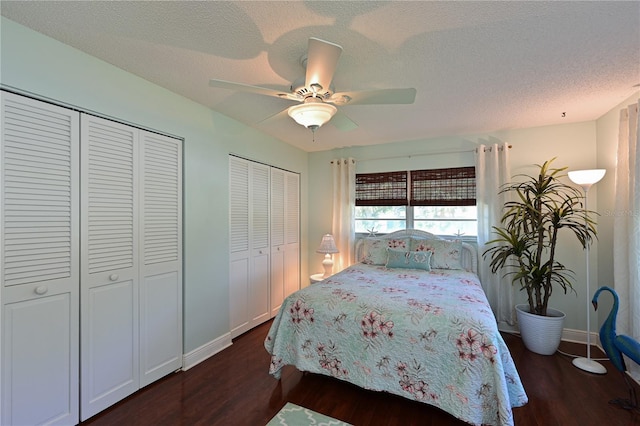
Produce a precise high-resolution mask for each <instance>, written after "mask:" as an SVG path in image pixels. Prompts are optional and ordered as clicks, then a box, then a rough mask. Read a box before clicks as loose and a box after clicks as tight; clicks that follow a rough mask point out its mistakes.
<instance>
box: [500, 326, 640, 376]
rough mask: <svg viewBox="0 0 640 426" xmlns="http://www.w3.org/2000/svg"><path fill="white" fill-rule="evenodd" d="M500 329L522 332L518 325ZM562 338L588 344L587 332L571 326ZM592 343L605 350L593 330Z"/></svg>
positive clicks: (598, 336) (566, 340)
mask: <svg viewBox="0 0 640 426" xmlns="http://www.w3.org/2000/svg"><path fill="white" fill-rule="evenodd" d="M498 329H499V330H500V331H502V332H504V333H513V334H520V331H519V330H518V326H517V325H509V324H507V323H499V324H498ZM562 340H563V341H565V342H573V343H581V344H583V345H586V344H587V332H586V331H584V330H573V329H571V328H564V329H562ZM591 344H592V345H595V346H597V347H598V348H599V349H600V350H601V351H602V352H604V349H603V348H602V345H601V344H600V335H599V334H598V333H596V332H593V331H592V332H591ZM614 371H615V370H614ZM627 375H628V376H629V378H631V379H632V380H635V381H636V382H637V383H638V384H639V385H640V380H638V379H637V378H636V377H634V376H633V375H631V374H630V373H629V372H628V371H627Z"/></svg>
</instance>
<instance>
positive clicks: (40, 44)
mask: <svg viewBox="0 0 640 426" xmlns="http://www.w3.org/2000/svg"><path fill="white" fill-rule="evenodd" d="M1 19H2V20H1V21H0V31H1V33H0V34H1V45H0V48H1V50H0V52H1V53H0V82H1V83H2V84H3V85H5V86H8V87H13V88H16V89H19V90H21V91H27V92H31V93H33V94H35V95H37V96H39V97H47V98H50V99H52V100H55V101H57V102H63V103H66V104H70V105H75V106H78V107H80V108H82V109H85V110H92V111H95V112H97V113H99V114H101V115H106V116H110V117H113V118H116V119H120V120H123V121H126V122H129V123H133V124H137V125H139V126H142V127H146V128H150V129H155V130H158V131H161V132H165V133H169V134H172V135H175V136H179V137H182V138H184V215H183V220H184V228H185V234H184V351H185V353H188V352H190V351H192V350H194V349H196V348H198V347H200V346H202V345H205V344H207V343H209V342H211V341H213V340H215V339H216V338H218V337H220V336H223V335H225V334H226V333H228V332H229V307H228V298H229V291H228V282H229V279H228V277H229V255H228V226H227V224H228V223H229V220H228V155H229V153H235V154H237V155H241V156H244V157H246V158H250V159H254V160H258V161H261V162H264V163H267V164H271V165H274V166H277V167H281V168H283V169H287V170H291V171H294V172H299V173H300V174H301V207H302V208H301V218H302V226H301V230H302V242H303V244H302V249H303V250H304V251H303V253H304V254H306V252H307V246H306V241H307V237H306V233H307V228H306V227H307V222H306V218H307V209H306V206H307V195H306V194H307V191H306V187H307V181H308V174H307V153H306V152H304V151H301V150H299V149H297V148H294V147H292V146H290V145H288V144H285V143H283V142H281V141H279V140H276V139H274V138H271V137H269V136H266V135H264V134H262V133H260V132H257V131H255V130H253V129H251V128H249V127H247V126H245V125H243V124H240V123H238V122H237V121H234V120H232V119H230V118H228V117H225V116H223V115H221V114H218V113H216V112H213V111H211V110H209V109H207V108H205V107H203V106H201V105H199V104H196V103H194V102H192V101H190V100H188V99H186V98H183V97H181V96H178V95H176V94H174V93H172V92H170V91H168V90H166V89H163V88H160V87H158V86H156V85H154V84H152V83H150V82H148V81H146V80H143V79H141V78H139V77H137V76H135V75H133V74H130V73H127V72H125V71H123V70H121V69H119V68H116V67H114V66H112V65H110V64H107V63H105V62H103V61H101V60H98V59H96V58H94V57H92V56H89V55H86V54H84V53H83V52H80V51H78V50H76V49H73V48H71V47H69V46H67V45H65V44H62V43H59V42H57V41H55V40H53V39H51V38H49V37H46V36H43V35H42V34H39V33H37V32H34V31H32V30H30V29H28V28H26V27H23V26H21V25H18V24H16V23H14V22H13V21H10V20H7V19H5V18H1ZM302 272H303V275H302V276H306V275H307V268H306V255H303V256H302Z"/></svg>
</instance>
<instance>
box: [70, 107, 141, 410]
mask: <svg viewBox="0 0 640 426" xmlns="http://www.w3.org/2000/svg"><path fill="white" fill-rule="evenodd" d="M81 138H82V149H81V212H82V213H81V291H80V299H81V306H82V309H81V313H80V316H81V325H82V327H81V340H80V342H81V354H82V355H81V361H80V362H81V370H80V371H81V378H82V383H81V397H80V416H81V419H82V420H85V419H87V418H89V417H91V416H92V415H94V414H95V413H97V412H99V411H101V410H103V409H104V408H106V407H108V406H110V405H112V404H114V403H115V402H117V401H119V400H121V399H122V398H124V397H125V396H127V395H129V394H131V393H133V392H135V391H136V390H137V389H138V388H139V334H138V332H139V319H138V291H139V289H138V286H139V281H138V269H137V265H138V233H139V232H138V222H137V218H138V205H137V203H138V194H137V188H138V182H137V175H136V165H137V164H138V158H137V157H138V154H137V150H136V148H137V144H138V141H137V138H138V131H137V129H135V128H132V127H129V126H125V125H123V124H119V123H115V122H112V121H109V120H105V119H101V118H97V117H93V116H89V115H84V114H83V115H82V120H81Z"/></svg>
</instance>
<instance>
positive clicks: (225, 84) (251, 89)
mask: <svg viewBox="0 0 640 426" xmlns="http://www.w3.org/2000/svg"><path fill="white" fill-rule="evenodd" d="M209 86H211V87H217V88H220V89H229V90H236V91H239V92H248V93H257V94H258V95H266V96H274V97H276V98H281V99H290V100H292V101H302V100H303V98H302V96H300V95H298V94H297V93H289V92H285V91H279V90H273V89H267V88H266V87H259V86H251V85H250V84H243V83H234V82H232V81H225V80H215V79H211V80H209Z"/></svg>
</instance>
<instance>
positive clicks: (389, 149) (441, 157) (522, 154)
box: [309, 121, 598, 330]
mask: <svg viewBox="0 0 640 426" xmlns="http://www.w3.org/2000/svg"><path fill="white" fill-rule="evenodd" d="M487 141H488V142H489V143H494V142H508V143H509V144H511V145H512V149H511V150H510V156H511V169H512V174H518V173H533V172H535V167H533V166H532V165H533V164H541V163H543V162H544V161H546V160H548V159H551V158H553V157H557V160H556V161H555V162H554V165H555V166H556V167H562V166H568V167H569V170H571V169H583V168H595V167H596V164H597V158H596V156H597V149H596V122H595V121H591V122H585V123H577V124H565V125H557V126H545V127H537V128H530V129H522V130H508V131H501V132H496V133H492V134H489V135H473V136H465V137H445V138H437V139H428V140H422V141H412V142H405V143H394V144H384V145H371V146H366V147H353V148H343V149H336V150H332V151H324V152H314V153H311V154H309V193H310V194H313V197H312V198H311V199H310V200H309V241H310V242H311V243H310V246H311V247H310V251H309V265H310V266H309V267H310V270H318V269H320V268H321V262H322V257H321V255H319V254H316V253H315V252H314V250H315V246H314V244H315V242H316V241H318V243H319V241H320V238H321V235H322V234H323V233H325V232H329V231H330V230H331V209H332V205H331V202H330V200H331V174H330V167H329V161H330V160H331V159H332V158H336V157H353V158H355V159H356V161H357V165H356V170H357V172H363V173H364V172H372V171H391V170H410V169H420V168H439V167H450V166H451V167H454V166H470V165H474V152H473V150H474V148H475V146H476V144H479V143H487ZM429 152H431V153H434V154H433V155H420V154H424V153H429ZM444 152H450V153H449V154H445V153H444ZM567 182H569V180H568V179H567ZM597 189H598V188H597V187H594V188H592V190H591V191H590V192H589V206H590V207H593V209H594V210H595V209H596V205H597V196H598V191H597ZM559 250H560V253H562V256H561V259H560V261H561V262H563V263H564V264H565V265H566V266H567V267H568V268H570V269H573V270H574V272H575V273H576V280H575V282H576V284H575V290H576V293H577V294H573V293H568V294H567V295H563V294H562V292H561V290H558V291H557V292H556V293H554V295H553V296H552V301H551V305H552V306H553V307H554V308H557V309H560V310H562V311H564V312H565V313H566V314H567V320H566V322H565V327H566V328H570V329H577V330H585V329H586V314H585V303H586V292H585V285H584V282H585V276H586V267H585V262H586V260H585V253H584V251H583V250H582V248H581V247H580V245H579V243H578V242H577V241H574V240H573V239H571V238H564V239H561V241H560V246H559ZM596 251H597V247H594V249H593V250H592V252H591V263H592V269H591V270H590V272H591V277H592V281H591V288H592V289H593V288H596V287H595V286H596V285H597V284H598V283H597V262H596V261H597V258H598V257H597V252H596ZM516 297H517V298H518V301H519V302H524V301H526V295H525V294H524V293H522V292H517V293H516ZM595 325H596V322H595V318H593V316H592V328H593V327H594V326H595Z"/></svg>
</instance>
